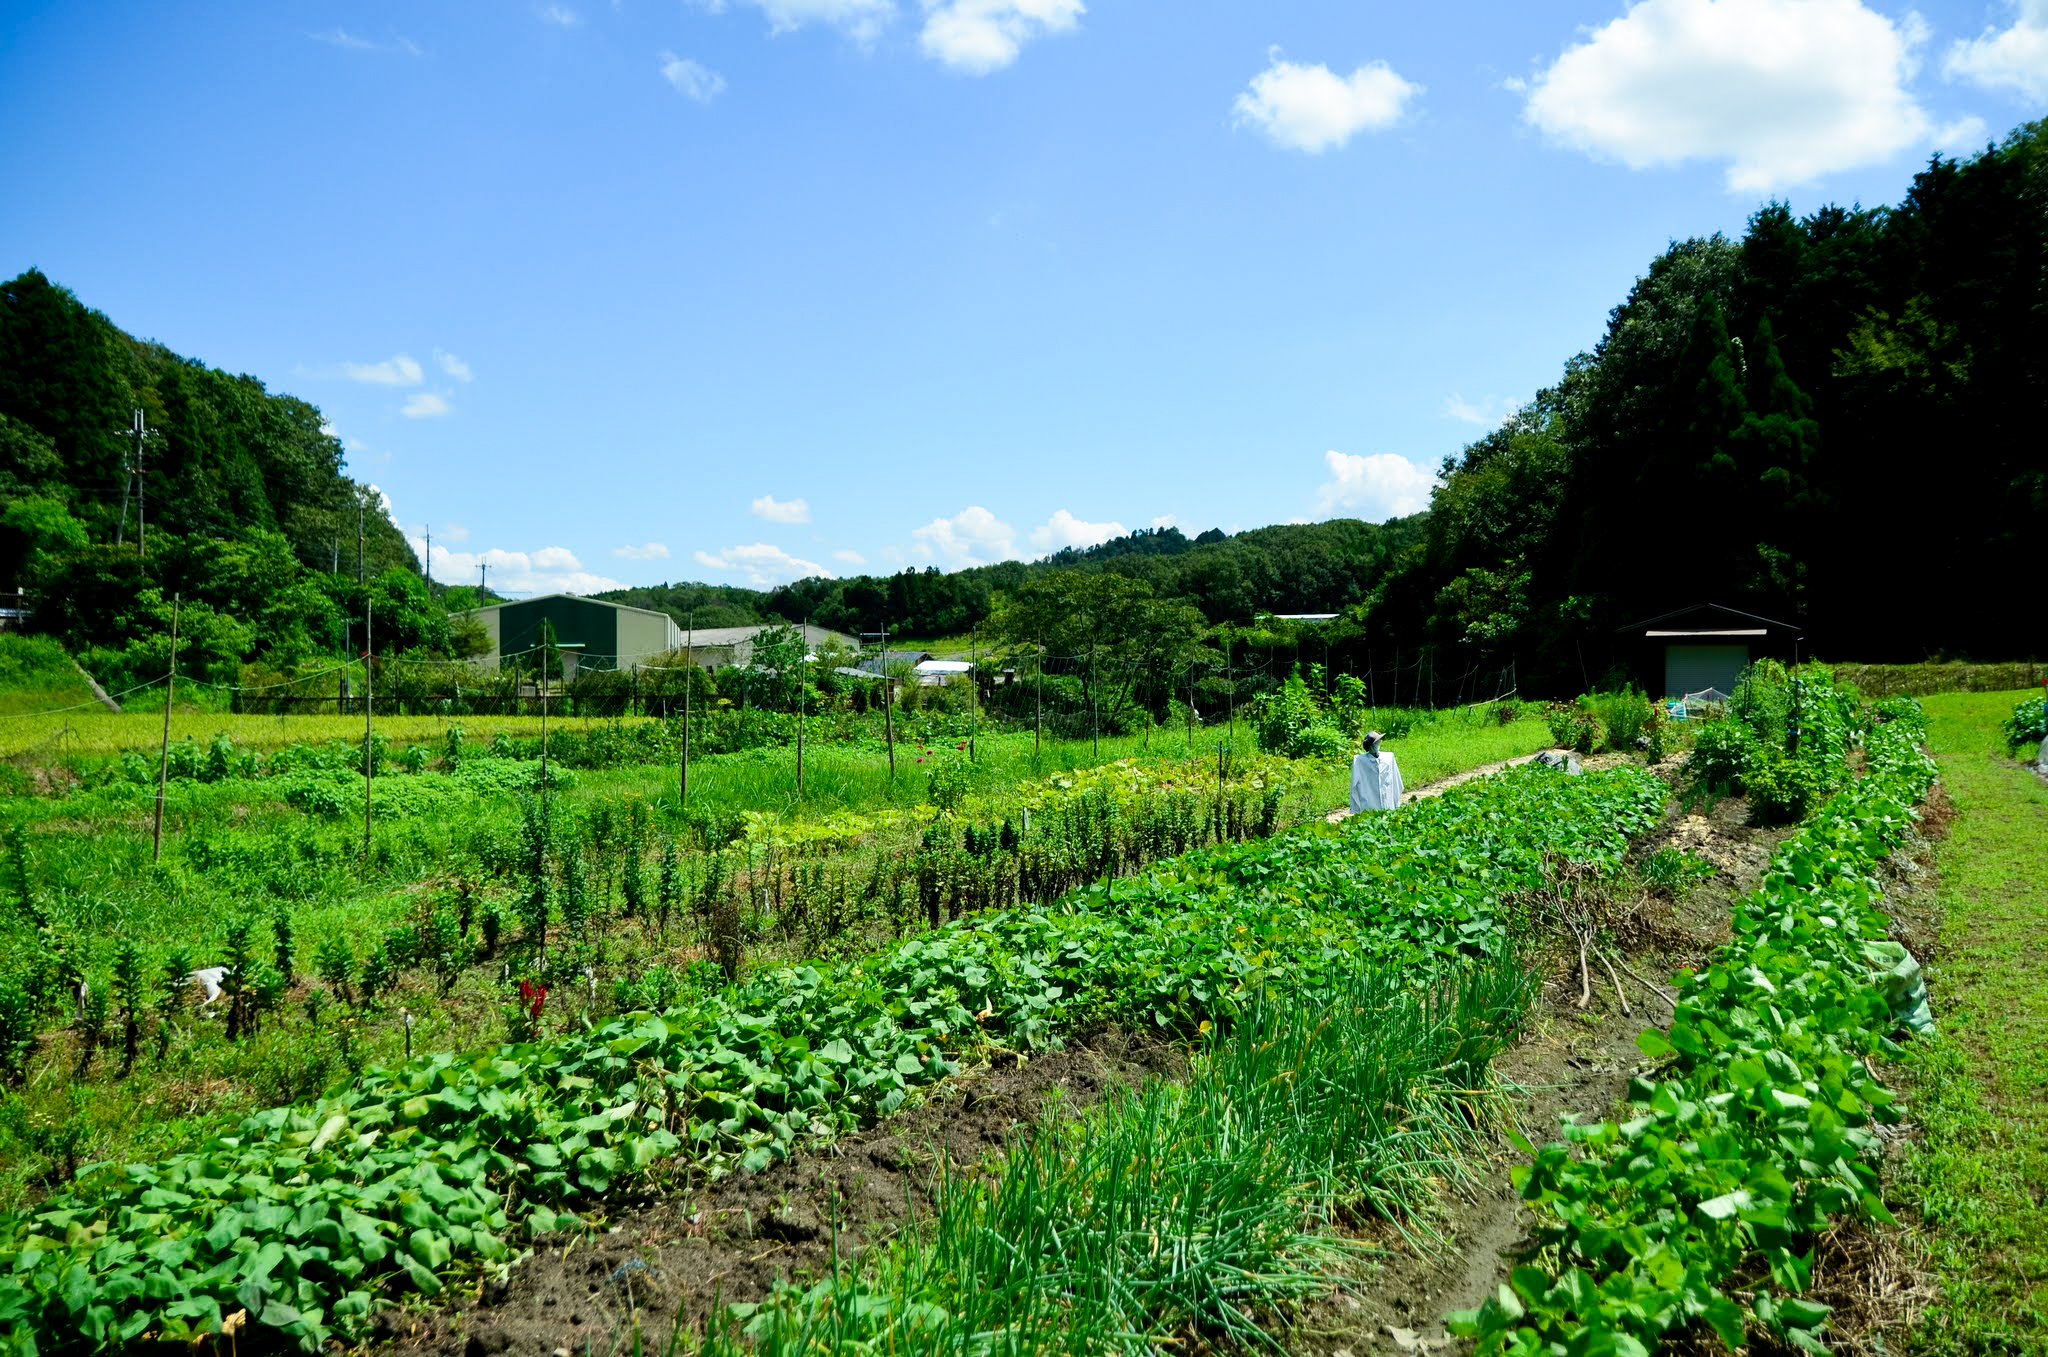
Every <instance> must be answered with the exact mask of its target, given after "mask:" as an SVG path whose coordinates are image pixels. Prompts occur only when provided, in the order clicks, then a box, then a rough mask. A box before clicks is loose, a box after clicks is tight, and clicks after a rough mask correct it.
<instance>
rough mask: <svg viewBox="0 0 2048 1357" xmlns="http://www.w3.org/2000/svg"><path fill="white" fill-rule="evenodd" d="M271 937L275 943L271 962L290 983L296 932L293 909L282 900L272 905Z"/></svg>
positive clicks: (285, 980)
mask: <svg viewBox="0 0 2048 1357" xmlns="http://www.w3.org/2000/svg"><path fill="white" fill-rule="evenodd" d="M270 937H271V941H272V943H273V946H272V948H271V964H272V965H273V966H275V967H276V968H277V973H278V974H279V975H281V976H283V977H284V982H285V984H286V985H290V984H291V983H292V979H293V969H294V962H293V957H292V947H293V944H294V942H295V941H296V934H295V933H294V932H293V929H292V912H291V909H290V908H289V907H288V906H287V905H285V904H284V903H283V902H282V901H280V902H278V903H277V904H275V905H273V906H272V907H271V910H270Z"/></svg>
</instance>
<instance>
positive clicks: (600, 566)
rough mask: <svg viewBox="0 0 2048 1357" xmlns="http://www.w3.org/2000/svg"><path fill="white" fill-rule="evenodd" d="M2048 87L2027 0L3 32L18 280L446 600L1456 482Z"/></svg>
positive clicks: (1316, 510) (140, 15) (1, 107)
mask: <svg viewBox="0 0 2048 1357" xmlns="http://www.w3.org/2000/svg"><path fill="white" fill-rule="evenodd" d="M2044 107H2048V0H2023V3H2021V4H2018V5H2013V4H2008V3H2002V2H2001V0H1992V3H1990V4H1988V5H1987V4H1983V3H1958V4H1945V3H1929V4H1923V5H1920V6H1919V7H1918V8H1917V9H1912V8H1907V7H1904V6H1898V5H1890V4H1885V3H1879V2H1878V0H1872V3H1868V4H1865V3H1862V2H1861V0H1644V2H1643V3H1640V4H1637V5H1626V4H1619V3H1612V2H1611V0H1582V2H1581V3H1557V4H1531V3H1522V4H1479V3H1473V4H1459V5H1444V6H1424V5H1412V4H1410V5H1396V4H1382V3H1356V2H1355V0H1353V2H1351V3H1337V2H1335V0H1317V2H1316V3H1309V2H1308V0H1258V2H1257V3H1253V2H1252V0H1240V2H1239V3H1221V2H1220V0H1173V3H1165V2H1164V0H1143V2H1140V0H1085V3H1084V0H723V3H718V2H716V0H617V2H616V3H614V2H613V0H550V2H549V3H541V4H531V3H494V4H480V3H460V4H458V3H449V2H448V0H411V2H410V3H404V4H397V3H391V4H376V3H366V4H340V3H316V2H315V0H276V2H275V3H268V4H246V5H230V4H223V3H208V2H207V0H188V2H187V3H180V4H176V5H164V4H144V3H118V4H117V3H104V2H103V0H67V3H64V4H53V3H52V4H37V5H27V4H18V3H17V4H12V5H8V6H6V7H5V9H4V10H0V184H4V185H6V188H5V190H4V195H0V275H5V276H11V275H12V274H14V273H16V272H19V271H20V270H22V269H24V268H27V267H30V266H36V267H39V268H41V269H43V270H44V271H45V272H46V273H48V274H49V275H50V276H52V277H53V278H55V279H56V280H58V281H59V282H62V283H64V284H65V285H67V286H69V287H71V288H72V289H74V290H75V291H76V292H77V293H78V294H79V296H80V297H81V298H82V299H84V300H85V302H86V303H87V304H88V305H91V306H94V307H97V308H99V309H100V310H103V311H105V312H106V313H107V314H108V315H109V316H111V317H112V318H113V319H114V320H115V321H116V322H117V323H119V324H120V325H122V326H123V327H125V328H127V329H128V330H129V331H131V332H132V333H136V334H139V335H142V336H145V337H149V338H154V339H157V340H160V341H162V342H164V343H165V344H168V345H169V346H171V347H172V348H174V349H176V350H178V351H179V352H182V353H185V354H188V355H191V356H194V357H197V358H200V359H203V360H204V361H205V362H207V363H210V364H213V365H215V366H219V367H223V368H227V369H229V370H231V371H239V372H247V373H251V374H253V375H255V376H257V377H260V378H261V379H262V380H263V381H265V382H266V383H267V384H269V385H270V386H271V388H272V389H274V390H285V391H290V392H293V393H294V394H297V395H300V396H302V397H305V398H306V399H308V400H311V401H313V402H315V403H316V404H318V405H319V406H320V407H321V408H322V409H323V410H324V411H326V413H327V414H328V416H329V418H330V420H331V421H332V423H333V424H334V426H335V427H336V428H337V429H338V430H339V432H340V434H341V436H342V437H343V438H344V439H345V440H346V443H347V446H348V449H349V465H350V468H351V471H352V474H355V475H357V476H359V477H361V478H363V479H366V480H369V481H372V482H374V483H375V484H377V485H378V486H379V487H381V488H382V489H383V490H384V491H385V493H386V494H387V495H388V496H389V498H390V500H391V502H392V505H393V513H394V517H395V518H396V519H397V520H398V521H399V522H400V523H401V525H403V526H404V527H405V528H406V529H407V530H408V531H409V532H411V533H413V534H415V535H418V534H420V533H421V532H422V531H423V530H424V529H425V528H427V527H429V526H431V527H432V529H433V534H434V558H435V574H436V577H437V578H441V579H452V580H474V579H475V578H476V575H477V567H478V565H479V563H480V562H481V561H485V560H488V561H489V562H490V563H491V582H492V584H493V586H494V587H501V588H505V589H507V590H512V591H519V592H531V591H538V590H544V589H552V588H571V589H580V590H594V589H601V588H605V587H608V586H610V585H611V584H614V583H619V582H625V583H651V582H655V581H659V580H680V579H704V580H709V581H713V582H721V583H736V584H754V585H761V584H765V583H771V582H777V581H781V580H786V579H790V578H793V577H795V576H798V575H803V574H813V573H835V574H846V573H854V572H858V571H861V570H868V571H877V572H879V571H889V570H894V569H898V568H900V567H901V566H903V565H920V566H921V565H924V564H937V565H939V566H942V567H953V566H959V565H964V564H970V563H973V562H976V561H984V560H991V559H1001V558H1004V557H1008V556H1027V557H1028V556H1032V555H1037V554H1040V553H1042V552H1043V551H1045V550H1048V549H1051V548H1055V547H1058V546H1062V545H1067V544H1070V543H1087V542H1091V541H1096V540H1101V539H1102V538H1103V537H1106V536H1108V535H1111V534H1112V533H1113V532H1116V531H1121V530H1123V529H1128V528H1135V527H1143V526H1147V525H1151V524H1154V523H1159V522H1171V523H1175V524H1178V525H1179V526H1180V527H1182V528H1183V529H1184V530H1186V531H1188V532H1190V533H1194V532H1199V531H1201V530H1203V529H1205V528H1209V527H1217V526H1220V527H1223V528H1226V529H1238V528H1249V527H1255V526H1259V525H1262V524H1266V523H1272V522H1284V521H1289V520H1314V519H1320V518H1327V517H1332V516H1338V515H1353V516H1359V517H1365V518H1371V519H1379V518H1383V517H1385V516H1387V515H1388V514H1389V513H1394V512H1405V511H1408V510H1412V509H1413V508H1415V507H1418V506H1419V504H1420V503H1422V502H1423V501H1424V499H1426V496H1427V489H1428V484H1429V478H1430V475H1431V473H1432V471H1433V469H1434V468H1435V467H1436V465H1437V464H1438V463H1439V462H1440V461H1441V460H1442V458H1443V457H1444V456H1445V455H1447V454H1450V453H1453V452H1455V451H1456V450H1457V449H1458V448H1459V447H1460V446H1462V445H1463V444H1464V443H1466V442H1468V441H1469V440H1470V439H1471V438H1473V437H1474V436H1476V435H1477V434H1479V433H1480V432H1481V431H1483V429H1484V428H1485V427H1487V426H1488V425H1489V424H1490V423H1491V422H1492V421H1493V420H1495V419H1497V418H1498V416H1499V415H1500V414H1501V413H1502V412H1503V411H1505V410H1506V409H1508V408H1511V407H1512V405H1513V404H1514V403H1516V402H1518V401H1520V400H1523V399H1525V398H1527V397H1528V396H1529V395H1530V394H1531V393H1533V392H1534V391H1535V390H1536V389H1537V388H1538V387H1539V386H1541V385H1544V384H1547V383H1548V382H1550V381H1552V380H1554V379H1555V377H1556V375H1557V373H1558V371H1559V369H1560V367H1561V365H1562V364H1563V362H1564V360H1565V359H1567V358H1568V357H1569V356H1571V355H1572V354H1573V353H1575V352H1577V351H1579V350H1581V349H1584V348H1587V347H1589V346H1591V345H1592V344H1593V343H1594V342H1595V341H1596V340H1597V339H1598V338H1599V336H1600V334H1601V331H1602V327H1603V325H1604V323H1605V319H1606V315H1607V312H1608V310H1609V308H1611V307H1612V306H1613V305H1615V304H1616V303H1617V302H1619V301H1620V300H1621V299H1622V297H1623V296H1624V295H1625V293H1626V291H1627V289H1628V287H1629V285H1630V283H1631V281H1632V280H1633V279H1634V278H1635V277H1636V276H1637V274H1638V273H1639V272H1640V271H1641V270H1642V268H1643V267H1644V266H1645V265H1646V264H1647V263H1648V261H1649V260H1650V259H1651V258H1652V257H1653V256H1654V255H1655V254H1656V253H1657V252H1658V251H1659V250H1661V249H1662V248H1663V247H1664V246H1665V244H1666V243H1667V242H1668V241H1669V240H1670V239H1671V238H1673V237H1683V236H1687V235H1695V234H1704V233H1707V232H1711V231H1715V230H1721V231H1727V232H1731V233H1733V232H1738V231H1740V229H1741V227H1742V224H1743V222H1744V220H1745V219H1746V218H1747V217H1748V215H1749V214H1750V213H1751V212H1752V211H1754V210H1755V208H1756V207H1757V206H1758V205H1759V204H1760V203H1761V202H1763V201H1764V200H1765V199H1767V198H1768V197H1771V196H1773V195H1776V196H1779V197H1782V198H1785V199H1787V200H1789V201H1790V202H1791V203H1792V204H1793V206H1794V208H1795V209H1797V210H1800V211H1806V210H1810V209H1812V208H1813V207H1816V206H1818V205H1820V204H1821V203H1823V202H1827V201H1839V202H1851V201H1862V202H1864V203H1880V202H1888V201H1893V200H1896V199H1897V197H1898V196H1899V195H1900V193H1901V192H1902V191H1903V190H1904V188H1905V187H1906V184H1907V182H1908V180H1909V178H1910V176H1911V174H1912V173H1913V171H1914V170H1915V169H1916V168H1917V167H1918V166H1919V165H1920V164H1921V163H1923V162H1924V161H1925V159H1926V157H1927V156H1928V155H1929V154H1930V153H1931V152H1933V151H1935V150H1937V149H1943V150H1949V151H1958V150H1963V151H1966V150H1969V149H1972V148H1974V147H1978V146H1981V145H1983V144H1984V142H1985V141H1986V140H1987V139H1988V138H1991V137H1996V136H1999V135H2002V134H2003V133H2004V131H2005V130H2006V129H2008V128H2010V127H2011V126H2013V125H2014V124H2016V123H2018V122H2020V121H2022V120H2024V119H2026V118H2028V117H2031V116H2039V115H2040V113H2041V111H2042V110H2043V108H2044Z"/></svg>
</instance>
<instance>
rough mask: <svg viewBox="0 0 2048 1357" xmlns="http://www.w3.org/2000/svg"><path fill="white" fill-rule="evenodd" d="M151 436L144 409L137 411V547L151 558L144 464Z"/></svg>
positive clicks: (146, 479) (137, 549) (147, 493)
mask: <svg viewBox="0 0 2048 1357" xmlns="http://www.w3.org/2000/svg"><path fill="white" fill-rule="evenodd" d="M148 438H149V424H148V422H147V421H146V420H144V419H143V417H142V411H140V410H137V411H136V412H135V549H136V551H138V552H140V553H141V555H142V558H143V559H144V560H148V559H149V475H148V472H147V471H146V469H145V468H144V465H143V460H142V452H143V445H144V443H145V442H146V441H147V440H148Z"/></svg>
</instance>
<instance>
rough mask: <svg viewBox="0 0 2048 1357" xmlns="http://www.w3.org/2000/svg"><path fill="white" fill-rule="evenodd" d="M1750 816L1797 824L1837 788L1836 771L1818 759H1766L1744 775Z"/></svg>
mask: <svg viewBox="0 0 2048 1357" xmlns="http://www.w3.org/2000/svg"><path fill="white" fill-rule="evenodd" d="M1743 781H1744V786H1745V790H1747V792H1748V793H1749V814H1750V818H1751V819H1752V820H1754V821H1755V822H1756V823H1757V824H1760V825H1789V824H1797V823H1798V822H1799V821H1801V820H1803V819H1805V818H1806V816H1807V815H1808V814H1809V813H1810V812H1811V811H1812V810H1813V808H1814V807H1815V806H1817V805H1819V804H1820V803H1821V802H1822V801H1823V800H1825V799H1826V797H1827V795H1828V793H1829V792H1830V791H1832V790H1833V789H1834V782H1835V778H1834V776H1833V770H1832V769H1830V768H1829V767H1828V765H1827V764H1826V763H1825V762H1824V761H1822V760H1821V759H1818V758H1790V759H1787V758H1777V759H1770V758H1767V759H1763V760H1761V761H1759V762H1758V763H1757V764H1756V765H1755V766H1753V767H1752V768H1751V769H1750V770H1749V773H1748V775H1747V776H1746V777H1745V778H1744V780H1743Z"/></svg>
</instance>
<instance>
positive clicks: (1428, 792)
mask: <svg viewBox="0 0 2048 1357" xmlns="http://www.w3.org/2000/svg"><path fill="white" fill-rule="evenodd" d="M1545 754H1560V755H1570V757H1572V758H1574V759H1578V760H1579V763H1580V764H1581V766H1583V767H1585V768H1586V769H1588V770H1590V771H1593V772H1598V771H1600V770H1601V769H1603V768H1617V767H1619V766H1621V765H1622V764H1624V763H1631V762H1633V761H1634V760H1632V759H1631V758H1629V756H1628V755H1626V754H1596V755H1594V756H1593V757H1592V758H1588V759H1579V756H1578V755H1577V754H1573V753H1572V752H1571V751H1570V750H1568V749H1539V750H1537V751H1536V752H1535V753H1534V754H1523V755H1521V756H1519V757H1517V758H1512V759H1502V760H1501V761H1500V762H1499V763H1485V764H1481V765H1480V766H1479V767H1477V768H1467V769H1466V770H1465V771H1464V772H1462V773H1453V774H1451V775H1450V776H1449V777H1447V778H1442V779H1439V780H1438V781H1436V782H1432V783H1430V784H1429V785H1428V786H1427V787H1418V788H1416V789H1415V790H1414V791H1411V792H1406V793H1404V794H1403V795H1402V797H1401V804H1402V805H1404V806H1406V805H1409V804H1411V803H1413V802H1416V801H1420V800H1422V799H1423V798H1425V797H1431V796H1442V795H1443V794H1444V793H1445V792H1447V791H1449V790H1450V789H1451V788H1453V787H1461V786H1463V785H1464V784H1465V783H1467V782H1471V781H1473V780H1474V779H1476V778H1482V777H1490V776H1492V775H1493V774H1495V773H1498V772H1499V771H1500V770H1501V769H1503V768H1513V767H1515V766H1516V765H1518V764H1523V763H1534V762H1535V761H1536V760H1537V759H1539V758H1541V757H1542V756H1543V755H1545ZM1323 818H1324V819H1325V820H1327V821H1329V822H1330V823H1331V824H1333V825H1334V824H1338V823H1340V822H1341V821H1344V820H1348V819H1350V818H1351V809H1350V807H1348V806H1339V807H1337V809H1335V810H1333V811H1331V812H1330V813H1329V814H1328V815H1325V816H1324V817H1323Z"/></svg>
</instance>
